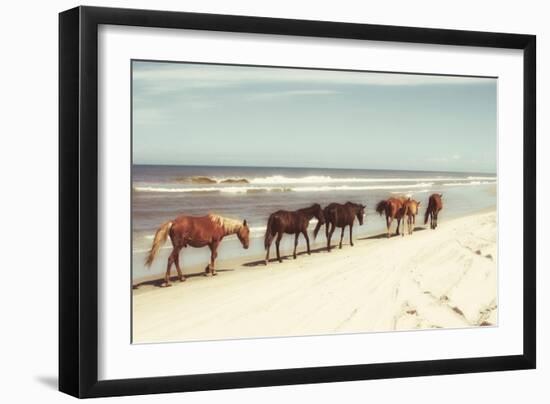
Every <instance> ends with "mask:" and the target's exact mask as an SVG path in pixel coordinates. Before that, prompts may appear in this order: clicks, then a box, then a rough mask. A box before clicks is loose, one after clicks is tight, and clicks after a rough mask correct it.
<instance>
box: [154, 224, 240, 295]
mask: <svg viewBox="0 0 550 404" xmlns="http://www.w3.org/2000/svg"><path fill="white" fill-rule="evenodd" d="M231 234H236V235H237V237H238V239H239V241H240V242H241V244H242V246H243V248H245V249H247V248H248V245H249V234H250V229H249V228H248V224H247V223H246V220H244V221H242V222H241V221H240V220H234V219H229V218H226V217H222V216H219V215H215V214H208V215H206V216H183V215H182V216H178V217H176V218H175V219H174V220H171V221H168V222H165V223H163V224H162V225H161V226H160V227H159V228H158V229H157V231H156V233H155V238H154V240H153V244H152V246H151V250H150V251H149V254H148V255H147V258H146V260H145V265H146V266H148V267H150V266H151V264H152V263H153V260H154V259H155V256H156V255H157V253H158V251H159V249H160V247H161V245H162V244H164V243H165V242H166V239H167V238H168V235H169V236H170V240H171V241H172V247H173V248H172V252H171V253H170V256H169V257H168V265H167V267H166V275H165V276H164V283H163V285H162V286H171V285H170V269H171V267H172V264H175V266H176V270H177V271H178V278H179V280H180V282H183V281H185V276H184V275H183V274H182V272H181V268H180V262H179V254H180V251H181V249H182V248H184V247H187V246H188V245H189V246H191V247H195V248H200V247H205V246H208V247H209V248H210V252H211V254H210V263H209V264H208V265H207V266H206V269H205V273H204V275H205V276H208V274H209V273H210V274H212V275H213V276H214V275H217V274H216V268H215V260H216V257H217V256H218V253H217V250H218V246H219V245H220V243H221V241H222V240H223V238H224V237H225V236H228V235H231Z"/></svg>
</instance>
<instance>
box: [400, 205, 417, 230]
mask: <svg viewBox="0 0 550 404" xmlns="http://www.w3.org/2000/svg"><path fill="white" fill-rule="evenodd" d="M419 206H420V202H418V201H415V200H414V199H411V198H409V199H407V200H406V201H405V202H404V203H403V209H404V210H403V232H402V234H403V236H404V235H405V219H406V220H407V233H409V234H413V231H414V226H415V225H416V215H417V214H418V207H419Z"/></svg>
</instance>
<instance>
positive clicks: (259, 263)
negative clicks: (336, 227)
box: [243, 243, 349, 267]
mask: <svg viewBox="0 0 550 404" xmlns="http://www.w3.org/2000/svg"><path fill="white" fill-rule="evenodd" d="M345 246H346V244H344V247H345ZM348 247H349V244H348ZM332 249H333V250H337V249H338V243H336V244H333V245H332ZM310 251H311V254H319V253H320V252H323V251H327V247H318V248H312V249H311V250H310ZM306 254H307V251H300V252H298V253H296V256H297V257H299V256H301V255H306ZM273 255H275V257H273ZM281 259H282V260H292V259H293V256H292V254H287V255H281ZM274 262H277V253H275V254H274V251H273V248H272V249H271V258H270V259H269V263H274ZM264 265H265V261H264V260H257V261H250V262H245V263H244V264H243V266H245V267H257V266H264Z"/></svg>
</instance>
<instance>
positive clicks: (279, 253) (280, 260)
mask: <svg viewBox="0 0 550 404" xmlns="http://www.w3.org/2000/svg"><path fill="white" fill-rule="evenodd" d="M282 238H283V233H282V232H280V233H277V240H275V247H277V259H278V260H279V262H283V260H282V259H281V252H280V251H279V244H281V239H282Z"/></svg>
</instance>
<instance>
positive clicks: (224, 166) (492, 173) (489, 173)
mask: <svg viewBox="0 0 550 404" xmlns="http://www.w3.org/2000/svg"><path fill="white" fill-rule="evenodd" d="M132 166H144V167H147V166H149V167H187V168H192V167H197V168H268V169H288V170H292V169H298V170H302V169H304V170H308V169H311V170H342V171H346V170H348V171H395V172H418V173H433V172H438V173H449V174H483V175H494V176H496V175H497V173H495V172H487V171H448V170H409V169H407V170H405V169H398V170H396V169H394V168H358V167H350V168H346V167H314V166H311V167H310V166H302V167H296V166H265V165H261V166H259V165H216V164H160V163H135V162H134V163H132Z"/></svg>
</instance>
